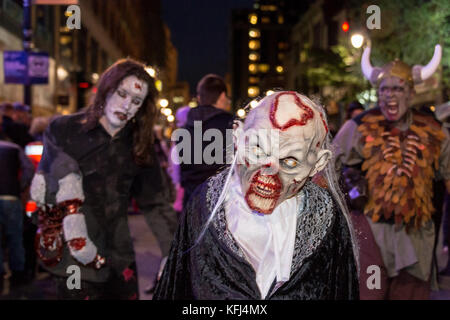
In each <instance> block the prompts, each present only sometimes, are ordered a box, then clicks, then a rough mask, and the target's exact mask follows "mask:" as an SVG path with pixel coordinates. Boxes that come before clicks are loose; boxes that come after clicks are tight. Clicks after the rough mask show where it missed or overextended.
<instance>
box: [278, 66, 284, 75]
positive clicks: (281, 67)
mask: <svg viewBox="0 0 450 320" xmlns="http://www.w3.org/2000/svg"><path fill="white" fill-rule="evenodd" d="M276 70H277V72H278V73H283V71H284V69H283V66H277V69H276Z"/></svg>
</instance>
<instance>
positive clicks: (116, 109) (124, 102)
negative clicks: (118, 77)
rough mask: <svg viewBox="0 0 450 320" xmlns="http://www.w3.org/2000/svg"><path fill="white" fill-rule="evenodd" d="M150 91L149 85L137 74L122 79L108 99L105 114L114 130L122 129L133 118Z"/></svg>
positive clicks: (109, 125)
mask: <svg viewBox="0 0 450 320" xmlns="http://www.w3.org/2000/svg"><path fill="white" fill-rule="evenodd" d="M147 93H148V85H147V83H145V82H144V81H142V80H140V79H138V78H137V77H136V76H128V77H126V78H124V79H123V80H122V82H121V83H120V84H119V86H118V87H117V89H116V90H115V91H114V92H113V93H112V94H109V95H108V98H107V99H106V106H105V115H104V118H105V119H106V122H107V125H108V127H109V128H111V129H112V131H116V130H120V129H121V128H123V127H124V126H125V125H126V123H127V122H128V121H129V120H130V119H132V118H133V117H134V116H135V114H136V112H138V110H139V108H140V107H141V106H142V103H143V102H144V100H145V97H146V96H147Z"/></svg>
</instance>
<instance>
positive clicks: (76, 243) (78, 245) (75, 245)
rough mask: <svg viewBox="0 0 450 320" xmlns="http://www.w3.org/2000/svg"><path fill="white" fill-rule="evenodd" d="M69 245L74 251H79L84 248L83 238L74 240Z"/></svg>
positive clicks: (84, 241) (84, 240)
mask: <svg viewBox="0 0 450 320" xmlns="http://www.w3.org/2000/svg"><path fill="white" fill-rule="evenodd" d="M69 245H70V247H71V248H72V249H74V250H77V251H78V250H81V249H83V248H84V247H85V246H86V239H85V238H76V239H72V240H70V241H69Z"/></svg>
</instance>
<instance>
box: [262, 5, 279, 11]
mask: <svg viewBox="0 0 450 320" xmlns="http://www.w3.org/2000/svg"><path fill="white" fill-rule="evenodd" d="M261 11H277V6H274V5H267V4H266V5H262V6H261Z"/></svg>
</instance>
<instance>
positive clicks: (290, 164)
mask: <svg viewBox="0 0 450 320" xmlns="http://www.w3.org/2000/svg"><path fill="white" fill-rule="evenodd" d="M281 161H282V163H283V165H284V166H285V167H287V168H291V169H292V168H295V167H296V166H298V161H297V160H296V159H294V158H285V159H283V160H281Z"/></svg>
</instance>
